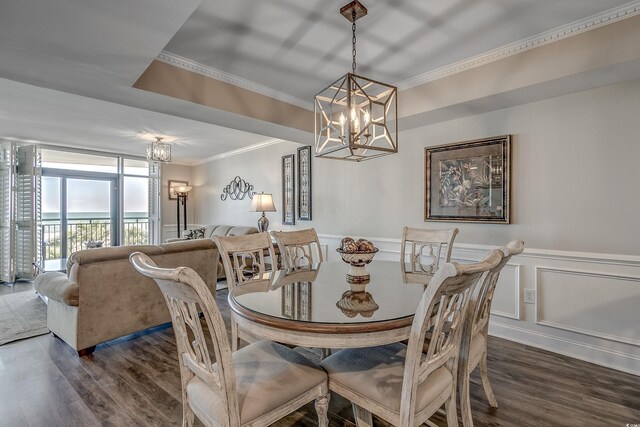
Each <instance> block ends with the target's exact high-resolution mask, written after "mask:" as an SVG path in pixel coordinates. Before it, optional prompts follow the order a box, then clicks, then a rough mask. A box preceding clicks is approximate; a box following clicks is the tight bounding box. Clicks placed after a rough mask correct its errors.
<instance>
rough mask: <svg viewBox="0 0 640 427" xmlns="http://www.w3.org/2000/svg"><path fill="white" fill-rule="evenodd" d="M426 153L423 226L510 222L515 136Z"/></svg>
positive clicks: (440, 148)
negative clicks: (512, 142) (425, 223)
mask: <svg viewBox="0 0 640 427" xmlns="http://www.w3.org/2000/svg"><path fill="white" fill-rule="evenodd" d="M424 151H425V198H424V199H425V200H424V220H425V221H449V222H477V223H492V224H509V223H510V221H511V216H510V214H511V209H510V208H511V206H510V205H511V197H510V189H511V135H501V136H494V137H490V138H483V139H476V140H473V141H464V142H456V143H453V144H445V145H438V146H434V147H426V148H425V150H424Z"/></svg>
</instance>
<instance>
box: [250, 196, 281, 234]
mask: <svg viewBox="0 0 640 427" xmlns="http://www.w3.org/2000/svg"><path fill="white" fill-rule="evenodd" d="M275 211H276V207H275V206H274V204H273V195H271V194H269V193H264V192H262V193H260V194H254V195H253V203H252V205H251V212H262V216H261V217H260V219H259V220H258V230H259V231H260V232H263V231H267V230H268V229H269V220H268V219H267V217H266V216H265V215H264V213H265V212H275Z"/></svg>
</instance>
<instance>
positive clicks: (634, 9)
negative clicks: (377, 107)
mask: <svg viewBox="0 0 640 427" xmlns="http://www.w3.org/2000/svg"><path fill="white" fill-rule="evenodd" d="M639 14H640V0H635V1H632V2H630V3H627V4H624V5H622V6H619V7H616V8H613V9H609V10H607V11H604V12H601V13H598V14H596V15H592V16H590V17H588V18H585V19H582V20H579V21H575V22H572V23H570V24H567V25H563V26H560V27H557V28H554V29H552V30H549V31H545V32H544V33H540V34H536V35H535V36H532V37H528V38H526V39H522V40H520V41H517V42H514V43H510V44H507V45H504V46H502V47H499V48H497V49H493V50H490V51H487V52H484V53H481V54H479V55H476V56H473V57H471V58H468V59H464V60H462V61H458V62H454V63H453V64H449V65H445V66H444V67H440V68H436V69H435V70H432V71H428V72H426V73H423V74H419V75H417V76H415V77H411V78H409V79H406V80H403V81H401V82H399V83H397V84H396V86H397V87H398V90H406V89H410V88H412V87H414V86H419V85H421V84H424V83H428V82H432V81H434V80H438V79H442V78H444V77H448V76H451V75H453V74H457V73H460V72H462V71H466V70H470V69H472V68H476V67H480V66H482V65H485V64H488V63H491V62H494V61H498V60H500V59H502V58H507V57H509V56H513V55H517V54H519V53H522V52H526V51H528V50H531V49H535V48H536V47H540V46H544V45H547V44H550V43H553V42H557V41H559V40H563V39H566V38H569V37H572V36H575V35H578V34H581V33H584V32H587V31H590V30H594V29H596V28H600V27H603V26H605V25H609V24H613V23H614V22H618V21H622V20H624V19H627V18H631V17H633V16H636V15H639Z"/></svg>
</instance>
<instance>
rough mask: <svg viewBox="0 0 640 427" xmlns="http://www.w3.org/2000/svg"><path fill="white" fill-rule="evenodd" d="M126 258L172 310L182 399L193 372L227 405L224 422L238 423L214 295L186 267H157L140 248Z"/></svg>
mask: <svg viewBox="0 0 640 427" xmlns="http://www.w3.org/2000/svg"><path fill="white" fill-rule="evenodd" d="M129 259H130V261H131V264H133V267H134V268H135V269H136V270H137V271H138V272H139V273H140V274H142V275H144V276H146V277H150V278H152V279H153V280H155V282H156V283H157V284H158V287H159V288H160V291H161V292H162V294H163V295H164V298H165V301H166V303H167V307H168V308H169V312H170V313H171V322H172V323H173V329H174V333H175V336H176V344H177V347H178V361H179V363H180V377H181V380H182V399H183V403H184V404H187V403H188V402H187V396H186V386H187V384H188V383H189V381H191V380H192V379H193V377H194V376H195V377H198V378H199V379H200V380H202V381H203V382H204V383H205V384H207V385H208V386H209V387H211V388H212V389H213V390H214V391H215V393H216V394H217V395H218V396H219V397H220V400H221V404H222V405H223V407H225V408H227V409H228V410H227V411H223V412H224V413H225V414H226V416H227V417H228V419H227V420H226V421H227V423H226V425H228V426H239V425H240V412H239V409H238V398H237V394H236V377H235V373H234V370H233V365H232V362H231V360H232V357H231V346H230V345H229V341H228V338H227V330H226V328H225V325H224V321H223V319H222V315H221V314H220V311H219V310H218V306H217V304H216V301H215V299H214V297H213V295H212V294H211V292H210V291H209V289H208V288H207V286H206V285H205V283H204V282H203V281H202V279H201V278H200V276H198V274H197V273H196V272H195V271H193V270H192V269H190V268H188V267H178V268H175V269H169V268H158V267H157V266H156V264H155V263H154V262H153V260H151V258H149V257H148V256H146V255H145V254H143V253H141V252H135V253H133V254H131V256H130V257H129ZM200 311H202V313H203V315H204V316H203V317H204V322H205V323H206V325H207V330H208V333H209V335H210V337H211V342H212V343H213V346H212V347H213V355H214V356H215V359H212V358H211V351H210V349H209V346H208V345H207V341H206V340H205V331H204V329H203V327H202V322H201V320H200V317H199V312H200ZM214 362H216V367H215V369H214V366H213V363H214Z"/></svg>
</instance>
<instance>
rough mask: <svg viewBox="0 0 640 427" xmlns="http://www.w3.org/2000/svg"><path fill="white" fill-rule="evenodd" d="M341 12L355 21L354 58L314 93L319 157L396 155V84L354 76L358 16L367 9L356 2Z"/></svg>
mask: <svg viewBox="0 0 640 427" xmlns="http://www.w3.org/2000/svg"><path fill="white" fill-rule="evenodd" d="M340 13H341V14H342V16H344V17H345V18H347V19H348V20H349V21H351V31H352V34H353V37H352V39H351V45H352V57H353V62H352V64H351V72H350V73H347V74H345V75H344V76H343V77H340V78H339V79H338V80H336V81H335V82H333V83H332V84H330V85H329V86H328V87H327V88H326V89H324V90H323V91H321V92H320V93H318V94H317V95H316V97H315V102H314V111H315V137H316V141H315V151H316V157H326V158H329V159H340V160H351V161H355V162H361V161H363V160H369V159H373V158H376V157H380V156H385V155H387V154H393V153H397V152H398V138H397V134H398V98H397V91H398V90H397V88H396V87H395V86H391V85H388V84H386V83H381V82H378V81H375V80H371V79H368V78H366V77H363V76H359V75H357V74H356V20H358V19H359V18H362V17H363V16H365V15H366V14H367V8H366V7H364V6H363V5H362V3H360V2H359V1H357V0H356V1H352V2H351V3H349V4H347V5H345V6H343V7H342V8H341V9H340Z"/></svg>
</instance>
